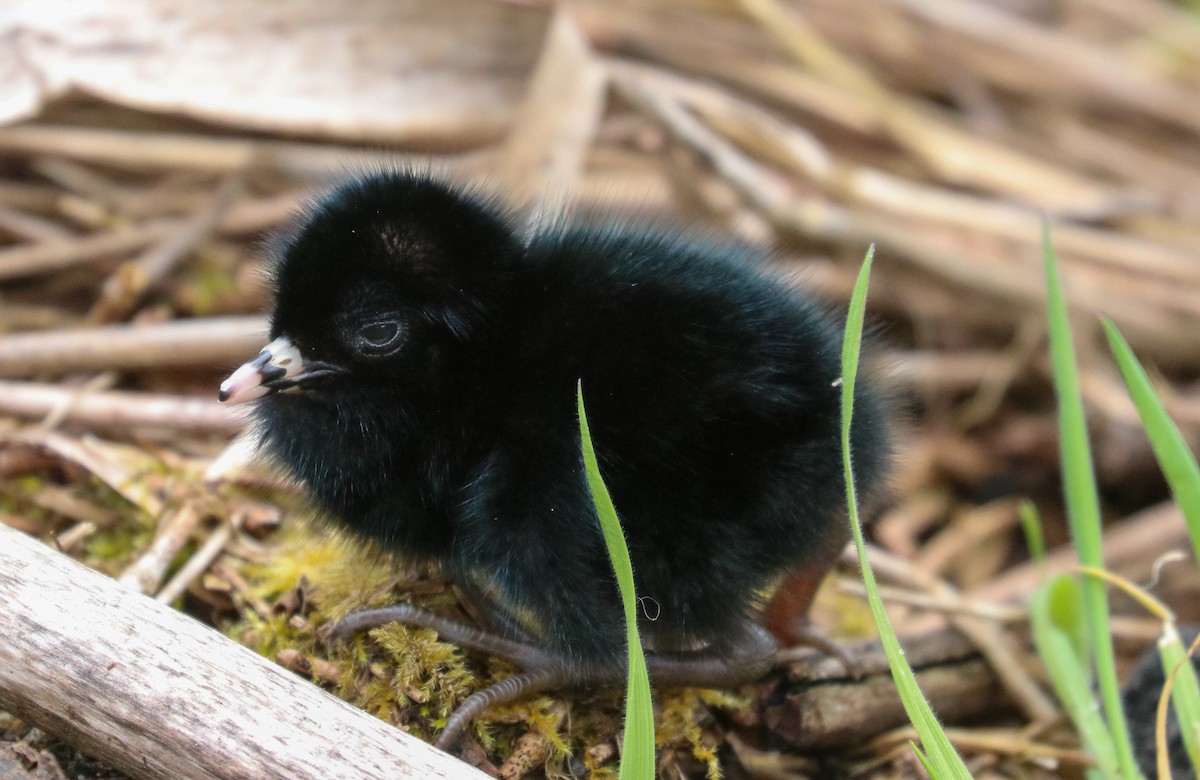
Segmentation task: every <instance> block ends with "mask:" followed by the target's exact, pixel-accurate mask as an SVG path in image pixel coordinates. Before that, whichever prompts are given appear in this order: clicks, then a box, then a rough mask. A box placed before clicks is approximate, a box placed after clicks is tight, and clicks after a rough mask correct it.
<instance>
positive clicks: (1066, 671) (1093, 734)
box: [1029, 574, 1121, 778]
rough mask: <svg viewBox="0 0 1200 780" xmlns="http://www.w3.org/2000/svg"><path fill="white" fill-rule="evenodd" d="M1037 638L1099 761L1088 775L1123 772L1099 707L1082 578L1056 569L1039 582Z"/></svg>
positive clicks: (1034, 613)
mask: <svg viewBox="0 0 1200 780" xmlns="http://www.w3.org/2000/svg"><path fill="white" fill-rule="evenodd" d="M1029 617H1030V622H1031V624H1032V627H1033V640H1034V643H1035V644H1036V645H1037V649H1038V655H1040V656H1041V658H1042V663H1044V664H1045V665H1046V671H1047V673H1049V675H1050V680H1051V682H1052V683H1053V684H1054V690H1055V692H1056V693H1057V694H1058V699H1059V701H1061V702H1062V704H1063V707H1064V708H1065V709H1066V711H1067V715H1069V716H1070V718H1071V722H1072V723H1074V724H1075V730H1076V731H1077V732H1078V733H1079V738H1080V741H1081V742H1082V743H1083V747H1084V749H1085V750H1086V751H1087V753H1088V755H1090V756H1091V757H1092V758H1093V759H1095V761H1096V769H1094V770H1090V771H1089V772H1088V775H1089V777H1102V778H1118V777H1121V770H1120V765H1119V763H1118V761H1117V751H1116V747H1115V745H1114V744H1113V740H1112V736H1111V735H1110V734H1109V731H1108V725H1107V724H1106V723H1105V722H1104V718H1103V717H1102V716H1101V714H1100V710H1099V709H1098V708H1097V707H1096V700H1095V697H1094V696H1093V694H1092V674H1091V667H1090V653H1089V651H1088V644H1089V638H1088V630H1087V624H1086V622H1085V620H1084V609H1083V591H1082V588H1081V587H1080V584H1079V580H1078V579H1076V578H1075V577H1074V576H1072V575H1069V574H1058V575H1055V576H1054V577H1051V578H1050V580H1049V581H1048V582H1046V583H1045V584H1043V585H1042V586H1041V587H1040V588H1038V590H1037V592H1036V593H1035V594H1034V596H1033V601H1032V602H1031V603H1030V605H1029Z"/></svg>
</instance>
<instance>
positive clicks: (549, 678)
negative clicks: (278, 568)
mask: <svg viewBox="0 0 1200 780" xmlns="http://www.w3.org/2000/svg"><path fill="white" fill-rule="evenodd" d="M392 622H400V623H404V624H405V625H411V626H418V627H420V628H431V629H433V630H434V631H437V632H438V635H439V636H440V637H441V638H442V639H444V640H447V641H450V642H454V643H456V644H460V645H463V646H465V647H469V648H472V649H474V650H479V651H481V652H485V653H489V654H491V655H496V656H499V657H501V658H505V659H507V660H509V661H512V662H513V663H515V664H517V665H518V666H520V667H521V670H522V671H521V672H520V673H518V674H515V675H512V676H511V677H507V678H505V679H503V680H501V681H499V682H497V683H495V684H493V685H491V686H489V687H488V688H485V689H484V690H482V691H480V692H478V693H475V694H472V695H471V696H469V697H467V699H466V700H465V701H464V702H463V703H462V704H461V705H460V706H459V707H458V709H456V710H455V711H454V712H453V713H452V714H451V716H450V718H449V719H448V720H447V721H446V728H445V730H444V731H443V732H442V734H441V736H440V737H439V738H438V741H437V745H438V747H440V748H442V749H448V748H450V747H452V746H453V745H454V744H455V743H456V742H457V741H458V739H459V737H461V736H462V733H463V731H465V730H466V728H467V727H468V726H470V724H471V722H472V721H473V720H474V719H475V718H477V717H479V716H480V715H481V714H483V712H484V711H485V710H487V709H488V708H490V707H493V706H495V705H497V704H503V703H506V702H510V701H514V700H516V699H519V698H522V697H525V696H529V695H531V694H534V693H541V692H543V691H547V690H551V689H554V688H561V687H566V686H572V687H584V688H604V687H609V686H614V685H619V684H621V683H623V682H624V681H625V677H626V668H625V665H624V664H608V663H603V664H600V663H596V664H580V663H578V662H576V661H569V660H566V659H562V658H558V657H557V656H553V655H551V654H549V653H546V652H545V651H543V650H541V649H540V648H538V647H535V646H534V645H533V644H530V643H529V642H526V641H521V640H517V639H511V638H509V637H504V636H500V635H498V634H495V633H492V632H490V631H485V630H483V629H480V628H476V627H475V626H470V625H467V624H466V623H462V622H461V621H458V620H455V619H453V618H449V617H446V616H445V615H439V614H438V613H436V612H432V611H430V610H428V609H424V608H422V607H417V606H414V605H412V604H395V605H392V606H390V607H380V608H377V609H364V610H359V611H358V612H352V613H350V614H349V615H347V616H346V617H344V618H343V619H342V620H340V621H338V623H337V624H336V625H334V627H333V629H332V630H331V631H330V632H329V639H330V640H333V641H337V640H343V639H346V638H348V637H350V636H352V635H354V634H358V633H362V632H364V631H368V630H370V629H372V628H377V627H379V626H382V625H386V624H388V623H392ZM775 651H776V645H775V641H774V640H773V639H772V638H771V636H770V634H768V633H767V632H766V631H765V630H764V629H763V628H761V627H760V626H757V625H747V626H745V628H744V630H743V631H742V632H741V636H740V637H739V638H738V639H737V640H736V641H734V642H732V643H727V644H725V645H723V646H722V647H721V648H720V650H719V651H717V650H716V649H715V648H712V649H702V650H697V651H695V652H690V653H648V654H647V655H646V667H647V669H648V670H649V672H650V679H651V681H652V682H654V683H655V684H656V685H688V686H695V687H702V688H726V687H731V686H734V685H740V684H742V683H746V682H750V681H752V680H755V679H758V678H759V677H761V676H762V675H763V674H765V673H766V672H767V671H768V670H769V669H770V668H771V665H772V663H773V662H774V657H775Z"/></svg>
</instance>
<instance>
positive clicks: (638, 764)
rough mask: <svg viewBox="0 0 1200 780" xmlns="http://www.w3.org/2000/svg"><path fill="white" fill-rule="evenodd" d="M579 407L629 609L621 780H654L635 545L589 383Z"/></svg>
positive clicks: (590, 475) (590, 471)
mask: <svg viewBox="0 0 1200 780" xmlns="http://www.w3.org/2000/svg"><path fill="white" fill-rule="evenodd" d="M576 400H577V403H578V407H579V436H580V440H581V442H582V446H583V463H584V468H585V469H586V470H587V480H588V487H589V488H590V489H591V491H592V502H593V503H594V504H595V505H596V514H597V515H598V516H599V518H600V528H601V530H602V531H603V533H604V544H605V546H606V547H608V556H609V558H610V560H612V565H613V571H614V572H615V573H616V575H617V586H618V587H619V589H620V591H621V605H622V606H623V607H624V609H625V629H626V643H627V645H628V648H629V683H628V686H627V689H626V697H625V741H624V745H623V747H624V750H623V753H622V755H621V773H620V777H621V780H652V778H653V777H654V706H653V703H652V701H651V699H650V677H649V673H648V672H647V671H646V657H645V655H644V653H643V652H642V640H641V637H640V636H639V635H638V629H637V594H636V593H634V589H633V564H631V563H630V561H629V547H628V546H627V545H626V544H625V533H624V531H622V530H621V523H620V521H619V520H617V510H616V508H615V507H613V503H612V498H611V496H609V494H608V488H607V487H606V486H605V484H604V480H603V478H602V477H601V476H600V464H599V463H598V462H597V460H596V450H595V448H594V447H593V446H592V434H591V431H590V430H589V429H588V422H587V413H586V412H585V411H584V408H583V383H582V382H581V383H580V384H579V386H578V387H577V389H576Z"/></svg>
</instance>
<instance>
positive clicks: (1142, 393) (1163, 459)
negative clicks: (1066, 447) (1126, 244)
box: [1101, 317, 1200, 561]
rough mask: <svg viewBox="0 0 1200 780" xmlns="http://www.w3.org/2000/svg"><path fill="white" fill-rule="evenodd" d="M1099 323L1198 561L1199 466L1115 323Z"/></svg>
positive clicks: (1199, 533)
mask: <svg viewBox="0 0 1200 780" xmlns="http://www.w3.org/2000/svg"><path fill="white" fill-rule="evenodd" d="M1101 322H1102V323H1103V324H1104V332H1105V333H1106V334H1107V335H1108V343H1109V346H1110V347H1111V349H1112V353H1113V357H1115V358H1116V360H1117V367H1118V368H1120V369H1121V376H1122V377H1123V378H1124V379H1125V386H1126V387H1128V388H1129V396H1130V397H1131V398H1132V399H1133V404H1134V406H1136V407H1137V410H1138V415H1140V416H1141V418H1142V426H1143V427H1144V428H1145V429H1146V436H1147V438H1149V439H1150V446H1152V447H1153V448H1154V457H1156V458H1157V459H1158V466H1159V468H1161V469H1162V472H1163V476H1165V477H1166V478H1167V484H1168V485H1170V486H1171V493H1172V494H1173V495H1174V496H1175V503H1177V504H1178V505H1179V510H1180V511H1181V512H1183V519H1184V522H1186V523H1187V528H1188V535H1189V536H1190V537H1191V539H1192V551H1193V554H1194V555H1195V556H1196V560H1197V561H1200V466H1197V465H1196V457H1195V456H1194V455H1193V454H1192V451H1191V450H1190V449H1188V445H1187V442H1186V441H1185V440H1184V438H1183V434H1181V433H1180V432H1179V428H1178V427H1177V426H1176V425H1175V422H1174V421H1173V420H1172V419H1171V417H1170V415H1168V414H1167V410H1166V409H1165V408H1164V407H1163V405H1162V401H1160V400H1159V398H1158V395H1157V394H1156V393H1155V392H1154V386H1153V385H1151V384H1150V377H1148V376H1146V371H1145V369H1143V368H1142V365H1141V363H1139V362H1138V359H1137V358H1136V357H1135V356H1134V354H1133V350H1131V349H1130V348H1129V344H1128V343H1127V342H1126V341H1125V338H1124V337H1123V336H1122V335H1121V332H1120V331H1119V330H1117V326H1116V325H1114V324H1113V323H1112V321H1111V320H1109V319H1108V318H1106V317H1105V318H1101Z"/></svg>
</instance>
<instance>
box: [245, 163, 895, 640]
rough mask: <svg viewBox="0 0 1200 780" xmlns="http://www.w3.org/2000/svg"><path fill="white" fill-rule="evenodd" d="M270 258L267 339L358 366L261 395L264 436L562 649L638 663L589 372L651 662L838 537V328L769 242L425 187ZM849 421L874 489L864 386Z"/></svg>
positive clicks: (338, 498) (385, 532)
mask: <svg viewBox="0 0 1200 780" xmlns="http://www.w3.org/2000/svg"><path fill="white" fill-rule="evenodd" d="M277 252H278V261H277V267H276V270H275V282H276V285H277V301H276V307H275V311H274V314H273V318H272V337H273V338H275V337H278V336H280V335H286V336H288V337H290V338H291V340H292V341H293V342H294V343H295V344H296V345H297V346H298V347H299V349H300V350H301V352H302V354H303V355H304V358H305V360H306V361H308V360H319V361H323V362H327V363H331V364H336V365H337V366H340V367H341V368H342V369H344V372H340V373H337V374H334V375H331V376H328V377H326V378H324V379H322V380H320V381H314V382H312V383H311V384H309V385H305V386H304V387H303V389H301V390H299V391H289V392H279V393H275V394H273V395H269V396H267V397H265V398H263V399H261V400H260V401H258V402H257V403H256V412H255V413H256V416H257V419H258V423H259V427H260V430H261V435H262V441H263V443H264V445H265V447H266V448H267V449H268V450H269V451H270V452H271V453H272V454H273V455H274V456H275V457H276V458H277V459H278V460H280V461H281V462H282V463H283V464H284V465H285V466H286V467H287V468H289V469H290V470H291V472H292V473H293V474H294V475H295V476H296V477H298V478H299V479H301V480H303V481H304V482H305V483H306V484H307V486H308V488H309V490H310V491H311V493H312V495H313V496H314V497H315V499H316V500H317V501H318V502H319V504H320V505H321V507H322V508H323V509H324V510H325V511H326V512H328V513H329V514H330V515H332V516H334V517H335V518H338V519H339V520H341V521H342V522H344V523H345V524H347V525H348V526H350V527H351V528H353V529H354V530H356V531H358V532H360V533H361V534H363V535H365V536H367V537H369V538H371V539H374V540H376V541H378V542H379V543H381V544H382V545H384V546H385V547H387V548H391V549H394V550H396V551H398V552H399V553H401V554H403V555H405V556H408V557H411V558H417V559H423V560H426V561H430V562H433V563H436V564H439V565H440V566H441V567H443V569H444V571H445V572H446V574H447V575H448V576H449V577H450V578H451V579H452V580H455V581H457V582H459V583H460V584H463V585H464V586H465V587H466V588H467V590H468V591H472V592H475V593H477V594H480V595H481V596H482V597H483V598H484V600H486V601H491V602H492V603H493V604H494V605H497V606H498V607H499V608H500V609H501V610H502V611H503V612H504V613H505V614H506V616H507V622H508V623H510V624H515V625H518V626H520V627H522V628H523V629H524V630H525V631H527V632H528V633H529V634H530V635H531V636H533V637H535V638H537V640H538V641H539V642H540V643H541V644H542V645H543V646H544V647H545V648H546V649H547V650H549V651H550V652H552V653H555V654H557V655H559V656H560V657H564V658H571V659H579V660H588V661H596V662H601V663H605V662H610V661H611V662H615V661H618V660H620V659H623V658H624V652H625V648H624V633H623V630H622V627H623V617H622V612H621V607H620V602H619V598H618V594H617V590H616V585H615V581H614V578H613V574H612V569H611V565H610V563H609V561H608V558H607V555H606V552H605V548H604V545H603V541H602V538H601V534H600V531H599V527H598V522H597V520H596V518H595V513H594V510H593V507H592V503H591V499H590V497H589V493H588V489H587V485H586V480H585V476H584V473H583V467H582V458H581V455H580V443H579V430H578V421H577V418H576V410H575V389H576V383H577V382H578V381H580V380H582V383H583V392H584V398H585V402H586V405H587V411H588V417H589V421H590V423H591V429H592V435H593V439H594V441H595V445H596V448H597V452H598V456H599V461H600V465H601V470H602V472H603V475H604V478H605V480H606V482H607V483H608V486H609V488H610V491H611V493H612V496H613V501H614V503H615V505H616V507H617V511H618V513H619V514H620V517H621V521H622V524H623V526H624V529H625V532H626V536H627V538H628V543H629V549H630V554H631V557H632V561H633V567H634V572H635V576H636V581H637V586H638V589H639V595H640V596H641V597H643V598H644V599H646V600H647V601H644V602H643V605H644V607H645V612H646V613H647V614H648V615H649V618H653V619H649V618H646V619H642V621H641V624H640V628H641V630H642V631H643V636H644V637H645V638H646V641H647V644H648V646H650V647H652V648H655V649H659V650H667V649H686V648H693V647H697V646H701V645H707V646H709V647H710V648H716V649H718V650H719V649H720V647H721V646H722V644H724V643H726V642H731V641H733V640H734V638H735V637H736V636H739V635H740V631H741V627H742V626H744V625H745V622H746V621H747V620H748V619H751V618H753V616H754V612H755V610H756V609H757V607H758V601H759V594H760V593H761V591H762V589H763V588H765V587H767V586H769V584H770V583H771V582H772V581H773V580H774V579H775V578H777V577H778V576H779V575H780V574H782V573H784V572H786V571H788V570H789V569H792V568H794V567H797V566H806V565H813V564H814V562H816V564H818V565H820V564H821V563H826V564H827V563H828V562H829V561H831V560H832V556H833V555H836V551H837V550H838V549H839V548H840V547H841V545H842V544H843V543H844V541H845V539H846V531H844V530H843V528H844V524H845V521H844V514H843V513H842V512H841V511H840V510H841V509H842V507H843V486H842V472H841V468H842V467H841V456H840V449H839V439H838V435H839V433H838V432H839V399H840V392H841V391H840V387H839V384H838V382H837V380H838V377H839V375H840V368H839V359H840V358H839V356H840V343H841V339H840V336H841V334H840V327H839V325H838V323H837V322H835V321H834V320H833V319H831V318H830V317H829V316H827V315H826V314H825V313H823V312H822V311H821V310H820V308H819V307H818V306H817V305H816V304H814V303H813V302H811V301H810V300H808V299H807V298H805V297H804V296H803V295H802V294H800V293H798V292H797V291H795V290H794V289H792V288H791V287H789V286H787V285H786V284H784V283H782V282H781V281H778V280H777V279H775V278H772V276H771V275H770V274H769V273H768V272H767V271H766V269H764V268H763V267H762V263H761V262H760V258H759V257H757V256H755V255H754V253H752V252H750V251H748V250H746V249H744V248H740V247H734V246H721V245H717V244H715V243H712V242H709V241H694V240H689V239H688V238H686V237H685V236H682V235H677V234H669V233H658V232H653V231H649V230H644V229H636V228H627V227H618V226H602V227H600V226H586V225H585V226H565V227H562V228H560V229H556V230H553V231H550V232H546V233H544V234H542V235H538V236H536V237H534V238H532V239H530V240H522V239H521V238H519V234H518V231H517V228H516V226H515V225H514V224H513V222H512V221H511V220H510V219H509V218H508V217H507V216H506V215H505V213H504V212H503V211H502V210H500V209H497V208H495V207H494V206H493V205H492V204H491V203H490V202H489V201H487V200H485V199H481V198H477V197H475V196H470V195H466V194H463V193H462V192H460V191H458V190H455V189H454V188H451V187H449V186H446V185H444V184H441V183H438V182H436V181H434V180H431V179H429V178H426V177H424V176H420V175H413V174H408V173H392V174H378V175H372V176H368V177H364V178H361V179H358V180H355V181H352V182H350V183H347V184H345V185H343V186H341V187H340V188H338V189H336V190H335V191H333V192H332V193H331V194H329V195H327V196H325V197H324V198H323V199H322V200H320V201H319V202H318V203H317V204H315V205H314V206H313V207H312V208H311V209H310V211H309V212H308V213H307V214H306V215H305V218H304V219H303V221H302V223H301V224H300V225H299V227H298V229H297V230H296V231H295V232H294V233H293V234H292V235H291V236H290V237H288V238H286V239H285V240H283V241H282V242H281V243H280V245H279V246H278V249H277ZM380 322H383V323H385V324H384V325H382V326H381V325H380V324H379V323H380ZM390 323H397V325H396V329H397V332H396V333H395V334H392V333H391V331H390V330H389V329H390V328H392V327H393V326H392V325H391V324H390ZM364 334H365V336H364ZM389 335H395V337H396V339H397V340H398V341H397V342H396V343H395V344H393V347H391V348H392V349H394V351H391V352H389V353H388V354H386V355H379V354H369V353H365V352H364V351H363V350H362V349H361V346H362V344H363V343H364V339H365V341H366V343H370V342H371V341H372V339H374V340H375V341H380V340H382V339H384V338H385V337H387V336H389ZM854 420H855V425H854V430H853V440H854V452H853V456H854V458H855V465H856V471H857V475H858V478H859V481H860V482H861V483H862V484H865V485H869V484H873V483H875V482H876V481H878V478H879V475H880V472H881V470H882V469H883V466H884V460H885V456H884V453H885V451H886V449H887V447H886V428H885V426H884V423H883V420H882V417H881V409H880V405H879V403H878V401H877V400H876V398H875V396H874V395H873V392H872V389H871V387H870V386H869V385H867V384H862V385H861V391H860V393H859V396H858V399H857V408H856V411H855V417H854ZM502 622H504V621H502Z"/></svg>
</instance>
